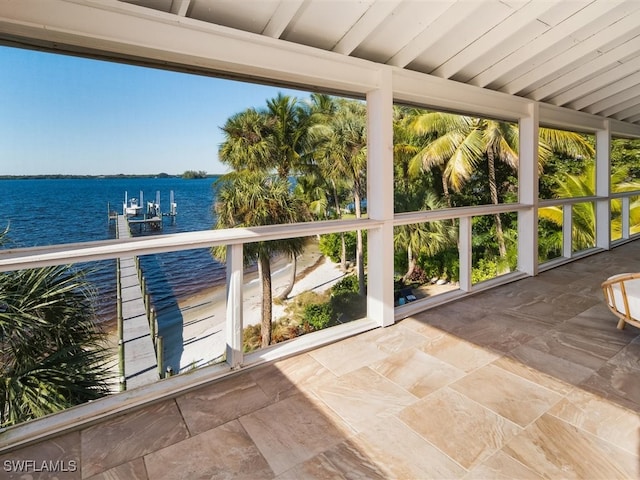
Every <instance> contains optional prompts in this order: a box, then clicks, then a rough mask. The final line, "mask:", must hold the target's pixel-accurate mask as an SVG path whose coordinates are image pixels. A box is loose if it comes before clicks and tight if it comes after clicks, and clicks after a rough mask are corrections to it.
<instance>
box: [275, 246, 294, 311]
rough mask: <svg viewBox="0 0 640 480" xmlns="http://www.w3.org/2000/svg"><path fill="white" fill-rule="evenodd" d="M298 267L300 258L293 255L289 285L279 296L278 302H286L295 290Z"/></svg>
mask: <svg viewBox="0 0 640 480" xmlns="http://www.w3.org/2000/svg"><path fill="white" fill-rule="evenodd" d="M297 265H298V257H297V256H296V255H292V256H291V269H290V272H289V284H288V285H287V287H286V288H285V289H284V291H283V292H282V293H281V294H280V295H278V300H286V298H287V297H288V296H289V294H290V293H291V290H293V286H294V285H295V283H296V269H297Z"/></svg>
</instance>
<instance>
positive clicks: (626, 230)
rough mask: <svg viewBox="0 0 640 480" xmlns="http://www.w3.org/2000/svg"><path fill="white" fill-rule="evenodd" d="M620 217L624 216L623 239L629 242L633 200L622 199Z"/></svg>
mask: <svg viewBox="0 0 640 480" xmlns="http://www.w3.org/2000/svg"><path fill="white" fill-rule="evenodd" d="M620 215H622V238H623V240H628V239H629V238H630V237H631V222H630V221H629V218H630V215H631V199H630V198H629V197H622V208H621V209H620Z"/></svg>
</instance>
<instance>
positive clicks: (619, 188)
mask: <svg viewBox="0 0 640 480" xmlns="http://www.w3.org/2000/svg"><path fill="white" fill-rule="evenodd" d="M627 171H628V170H627V168H619V169H616V170H614V171H613V172H612V174H611V182H612V184H613V185H614V187H613V191H614V192H624V191H627V192H629V191H635V190H640V182H638V181H634V182H625V181H624V179H626V178H628V173H627ZM595 176H596V167H595V163H593V162H591V163H590V164H588V165H587V166H586V168H585V170H584V172H583V173H582V174H581V175H567V176H566V177H565V178H560V179H557V187H556V189H555V192H554V193H555V196H556V197H557V198H579V197H588V196H593V195H594V194H595V192H594V188H595ZM617 208H619V204H618V203H615V202H614V204H613V207H612V211H613V213H614V214H615V213H619V212H618V211H617ZM630 214H631V222H632V225H633V227H632V229H631V233H638V232H640V202H638V201H636V202H634V203H633V204H632V205H631V212H630ZM539 215H540V218H543V219H546V220H549V221H550V222H552V223H554V224H555V225H558V226H559V227H562V222H563V208H562V207H545V208H541V209H540V210H539ZM634 219H636V220H634ZM611 230H612V235H615V234H618V235H619V234H620V232H621V231H622V220H621V218H620V216H619V215H618V216H616V218H614V219H613V220H612V222H611ZM571 238H572V241H571V243H572V249H573V250H575V251H580V250H584V249H586V248H589V247H593V246H594V245H595V242H596V214H595V206H594V203H593V202H581V203H577V204H575V205H573V207H572V231H571ZM557 241H558V242H561V241H562V240H561V238H560V237H558V240H557Z"/></svg>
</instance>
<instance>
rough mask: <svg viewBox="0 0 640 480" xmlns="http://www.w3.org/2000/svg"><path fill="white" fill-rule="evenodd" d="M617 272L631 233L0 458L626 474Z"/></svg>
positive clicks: (94, 475)
mask: <svg viewBox="0 0 640 480" xmlns="http://www.w3.org/2000/svg"><path fill="white" fill-rule="evenodd" d="M623 271H640V242H633V243H631V244H627V245H625V246H622V247H619V248H616V249H614V250H612V251H610V252H605V253H600V254H597V255H594V256H590V257H588V258H585V259H582V260H580V261H578V262H574V263H571V264H569V265H566V266H563V267H560V268H557V269H554V270H551V271H548V272H544V273H541V274H540V275H539V276H537V277H535V278H527V279H524V280H521V281H518V282H514V283H511V284H509V285H506V286H502V287H498V288H495V289H493V290H491V291H488V292H484V293H481V294H477V295H474V296H472V297H469V298H467V299H464V300H461V301H457V302H455V303H451V304H449V305H445V306H442V307H439V308H436V309H431V310H429V311H426V312H423V313H421V314H419V315H416V316H414V317H411V318H407V319H405V320H403V321H400V322H398V323H396V324H395V325H393V326H391V327H388V328H385V329H377V330H373V331H370V332H367V333H364V334H361V335H358V336H355V337H352V338H349V339H346V340H343V341H340V342H337V343H335V344H331V345H328V346H325V347H322V348H318V349H316V350H313V351H310V352H308V353H306V354H302V355H298V356H295V357H292V358H288V359H286V360H282V361H279V362H277V363H275V364H270V365H266V366H261V367H259V368H254V369H250V370H246V371H244V372H241V373H239V374H236V375H234V376H231V377H227V378H225V379H222V380H220V381H217V382H214V383H211V384H209V385H207V386H204V387H201V388H199V389H197V390H194V391H191V392H189V393H186V394H183V395H180V396H178V397H177V398H175V399H167V400H164V401H162V402H159V403H156V404H153V405H149V406H147V407H145V408H142V409H139V410H135V411H131V412H128V413H126V414H124V415H122V416H119V417H116V418H111V419H108V420H106V421H103V422H102V423H100V424H97V425H93V426H90V427H87V428H85V429H82V430H80V431H74V432H70V433H66V434H64V435H61V436H59V437H57V438H54V439H52V440H48V441H44V442H41V443H39V444H36V445H32V446H29V447H26V448H23V449H21V450H18V451H14V452H11V453H8V454H4V455H2V456H0V468H2V465H4V463H3V462H4V461H6V460H15V459H32V460H36V461H39V460H41V459H42V460H62V461H64V462H67V463H66V465H69V462H75V465H77V469H76V471H75V472H67V473H64V472H63V473H56V474H55V475H53V474H46V473H41V474H39V475H33V476H32V477H28V478H58V479H60V480H62V479H71V478H73V479H76V478H82V479H92V480H97V479H126V480H131V479H205V478H206V479H209V478H225V479H228V478H247V479H263V478H265V479H270V478H277V479H303V478H310V479H315V478H318V479H325V478H345V479H346V478H349V479H358V478H366V479H375V478H398V479H431V478H436V479H459V478H462V479H487V478H491V479H513V478H521V479H540V478H554V479H555V478H579V479H591V478H592V479H614V478H621V479H622V478H624V479H629V478H640V457H639V455H640V437H639V435H640V418H639V416H638V413H640V330H638V329H635V328H633V327H627V328H626V329H625V330H624V331H620V330H617V329H616V319H615V318H614V316H613V315H612V314H611V313H610V312H609V311H608V310H607V308H606V307H605V305H604V304H603V297H602V293H601V290H600V283H601V282H602V281H603V280H604V279H605V278H607V277H608V276H610V275H612V274H615V273H621V272H623ZM71 464H72V465H73V464H74V463H71ZM3 475H4V476H3ZM0 477H2V478H14V477H15V478H25V477H23V476H22V475H14V476H13V477H12V476H11V474H9V473H7V472H6V471H1V472H0Z"/></svg>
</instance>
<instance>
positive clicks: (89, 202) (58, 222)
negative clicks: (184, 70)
mask: <svg viewBox="0 0 640 480" xmlns="http://www.w3.org/2000/svg"><path fill="white" fill-rule="evenodd" d="M214 181H215V179H211V178H208V179H198V180H183V179H180V178H134V179H124V178H123V179H112V178H103V179H100V178H95V179H56V180H49V179H38V180H0V229H2V230H4V227H5V226H6V225H7V224H8V225H9V235H8V237H9V244H8V245H5V246H4V247H0V248H8V247H13V248H15V247H32V246H39V245H51V244H60V243H74V242H87V241H92V240H107V239H111V238H115V229H114V227H113V225H111V226H109V224H108V221H107V205H108V204H110V205H111V209H112V210H115V211H118V212H119V213H121V212H122V203H123V201H124V194H125V192H128V196H129V198H131V197H136V198H139V196H140V191H142V192H143V195H144V202H145V204H146V202H147V201H151V200H155V198H156V191H159V192H160V196H161V198H160V205H161V208H162V210H163V211H164V212H168V211H169V195H170V191H171V190H173V192H174V196H175V202H176V203H177V204H178V216H177V217H176V221H175V223H174V224H171V222H170V220H169V219H168V218H166V219H165V222H164V228H163V229H162V230H161V231H160V232H157V233H153V232H143V233H142V234H140V233H137V232H136V230H137V229H135V228H134V235H135V236H137V235H155V234H168V233H176V232H187V231H195V230H207V229H210V228H211V227H212V226H213V224H214V216H213V201H214V195H215V193H214V188H213V182H214ZM141 262H142V267H143V270H144V272H145V275H146V277H147V278H148V284H149V287H150V290H151V295H152V297H153V302H154V305H155V306H156V308H157V309H158V310H161V309H163V308H169V307H171V306H172V305H174V303H175V298H176V297H184V296H188V295H189V294H192V293H195V292H197V291H198V290H200V289H201V288H202V287H203V286H206V285H213V284H218V283H220V282H223V281H224V277H225V271H224V267H223V266H222V265H220V264H219V263H218V262H216V261H215V260H213V259H212V258H211V255H210V253H209V250H208V249H197V250H186V251H182V252H171V253H163V254H158V255H147V256H144V257H141ZM87 265H88V266H90V267H94V268H95V267H97V268H98V270H97V271H96V272H93V273H92V274H91V277H90V278H91V280H92V282H93V283H94V284H95V286H96V287H97V289H98V292H99V299H100V301H99V312H100V315H101V316H104V317H112V316H113V315H114V311H115V260H114V261H103V262H93V263H90V264H87Z"/></svg>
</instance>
